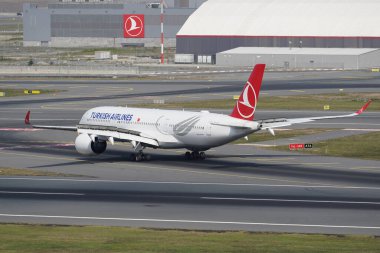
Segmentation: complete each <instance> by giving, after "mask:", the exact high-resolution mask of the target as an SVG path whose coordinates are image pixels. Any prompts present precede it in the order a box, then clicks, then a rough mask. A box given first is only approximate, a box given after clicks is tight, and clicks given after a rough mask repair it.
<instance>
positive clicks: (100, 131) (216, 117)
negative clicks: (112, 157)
mask: <svg viewBox="0 0 380 253" xmlns="http://www.w3.org/2000/svg"><path fill="white" fill-rule="evenodd" d="M264 70H265V64H257V65H256V66H255V67H254V69H253V71H252V73H251V74H250V77H249V79H248V81H247V83H246V84H245V86H244V88H243V91H242V92H241V95H240V97H239V99H238V100H237V102H236V104H235V106H234V108H233V111H232V113H231V114H230V115H224V114H217V113H211V112H209V111H206V110H204V111H200V112H192V111H182V110H161V109H145V108H129V107H115V106H103V107H96V108H92V109H90V110H88V111H87V112H85V113H84V114H83V116H82V119H81V120H80V121H79V124H78V125H77V126H46V125H32V127H33V128H37V129H51V130H65V131H74V132H77V133H78V136H77V137H76V139H75V148H76V150H77V151H78V153H80V154H82V155H98V154H101V153H103V152H105V151H106V149H107V143H110V144H112V145H114V143H115V142H129V143H131V144H132V146H133V148H134V153H133V154H131V160H133V161H143V160H149V159H150V157H149V155H145V154H144V152H143V150H144V149H145V148H153V149H158V148H159V149H187V150H188V151H187V152H186V153H185V157H186V159H194V160H195V159H205V158H206V154H205V151H207V150H209V149H210V148H213V147H217V146H222V145H224V144H227V143H230V142H232V141H235V140H237V139H240V138H243V137H246V136H248V135H249V134H252V133H254V132H257V131H260V130H267V131H269V132H270V133H271V134H272V135H275V133H274V129H275V128H279V127H284V126H290V125H293V124H299V123H306V122H312V121H316V120H325V119H336V118H345V117H353V116H357V115H360V114H362V113H363V112H364V111H365V110H366V109H367V107H368V106H369V104H370V103H371V100H369V101H368V102H367V103H366V104H365V105H364V106H363V107H362V108H361V109H360V110H358V111H357V112H355V113H351V114H346V115H338V116H324V117H307V118H293V119H286V118H281V119H267V120H256V121H255V120H254V116H255V111H256V106H257V102H258V98H259V93H260V89H261V83H262V80H263V76H264ZM25 124H27V125H30V111H28V112H27V114H26V116H25Z"/></svg>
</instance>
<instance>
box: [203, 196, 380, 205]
mask: <svg viewBox="0 0 380 253" xmlns="http://www.w3.org/2000/svg"><path fill="white" fill-rule="evenodd" d="M201 199H207V200H237V201H265V202H300V203H326V204H357V205H364V204H367V205H380V202H368V201H340V200H309V199H251V198H223V197H201Z"/></svg>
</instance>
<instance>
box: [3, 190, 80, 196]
mask: <svg viewBox="0 0 380 253" xmlns="http://www.w3.org/2000/svg"><path fill="white" fill-rule="evenodd" d="M0 194H31V195H67V196H84V195H86V194H84V193H62V192H14V191H0Z"/></svg>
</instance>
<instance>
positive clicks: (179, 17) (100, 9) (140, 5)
mask: <svg viewBox="0 0 380 253" xmlns="http://www.w3.org/2000/svg"><path fill="white" fill-rule="evenodd" d="M204 1H205V0H166V1H165V8H164V13H165V14H164V36H165V44H166V46H175V43H176V40H175V36H176V34H177V32H178V31H179V29H180V28H181V27H182V25H183V24H184V23H185V21H186V20H187V18H188V17H189V16H190V14H192V13H193V12H194V11H195V10H196V9H197V8H198V7H199V5H201V4H202V3H203V2H204ZM23 14H24V16H23V25H24V26H23V27H24V45H25V46H51V47H91V46H94V47H100V46H101V47H122V46H127V45H144V46H159V45H160V37H161V24H160V0H151V1H131V0H129V1H112V0H74V1H73V0H70V1H68V0H59V1H57V2H56V3H50V4H48V6H47V7H39V5H37V4H24V6H23Z"/></svg>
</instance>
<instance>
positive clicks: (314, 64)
mask: <svg viewBox="0 0 380 253" xmlns="http://www.w3.org/2000/svg"><path fill="white" fill-rule="evenodd" d="M257 63H265V64H267V66H268V67H269V68H285V69H366V68H371V67H376V66H380V50H376V51H373V52H371V53H367V54H363V55H323V54H320V55H292V54H286V55H282V54H281V55H275V54H271V55H263V54H227V53H218V54H216V65H218V66H229V67H232V66H253V65H255V64H257Z"/></svg>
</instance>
